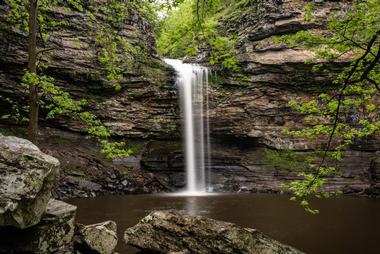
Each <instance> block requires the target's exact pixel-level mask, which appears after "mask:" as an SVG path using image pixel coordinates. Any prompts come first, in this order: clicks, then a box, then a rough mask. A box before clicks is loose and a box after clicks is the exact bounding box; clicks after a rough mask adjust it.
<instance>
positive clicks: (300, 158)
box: [264, 149, 323, 171]
mask: <svg viewBox="0 0 380 254" xmlns="http://www.w3.org/2000/svg"><path fill="white" fill-rule="evenodd" d="M322 156H323V154H322V153H320V152H295V151H291V150H272V149H266V150H265V156H264V162H265V164H266V165H267V167H268V169H280V170H296V171H305V170H310V169H311V165H312V164H315V163H316V162H317V161H318V160H319V159H320V158H321V157H322Z"/></svg>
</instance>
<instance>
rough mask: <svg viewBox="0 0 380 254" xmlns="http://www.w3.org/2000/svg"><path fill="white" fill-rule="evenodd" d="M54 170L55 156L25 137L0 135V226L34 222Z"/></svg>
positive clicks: (46, 198) (46, 197)
mask: <svg viewBox="0 0 380 254" xmlns="http://www.w3.org/2000/svg"><path fill="white" fill-rule="evenodd" d="M58 172H59V161H58V160H57V159H55V158H53V157H51V156H49V155H47V154H44V153H42V152H41V151H40V150H39V149H38V148H37V147H36V146H35V145H33V144H32V143H31V142H29V141H27V140H25V139H20V138H16V137H10V136H2V135H1V134H0V200H1V202H0V226H14V227H18V228H22V229H23V228H27V227H30V226H33V225H35V224H37V223H38V222H39V221H40V218H41V215H42V214H43V213H44V212H45V209H46V205H47V203H48V201H49V199H50V196H51V189H52V188H53V184H54V180H55V177H56V176H57V175H58Z"/></svg>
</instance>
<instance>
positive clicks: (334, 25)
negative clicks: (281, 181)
mask: <svg viewBox="0 0 380 254" xmlns="http://www.w3.org/2000/svg"><path fill="white" fill-rule="evenodd" d="M313 10H314V8H313V6H312V5H311V4H307V5H305V13H306V15H305V17H304V18H305V19H307V20H312V19H313V18H314V17H313V14H314V12H313ZM325 25H326V27H327V31H326V32H325V33H324V34H322V33H318V32H317V33H316V32H313V31H301V32H298V33H296V34H294V35H286V36H282V37H279V38H277V40H276V41H277V42H280V43H281V42H283V43H287V44H289V45H291V46H292V45H293V46H295V45H300V46H302V47H304V48H306V49H308V50H311V51H313V52H314V57H313V59H310V60H311V61H312V62H317V61H319V62H321V63H320V64H316V65H314V67H313V70H314V71H320V70H323V71H324V72H326V73H327V74H328V75H330V76H331V77H333V79H334V81H333V84H332V86H330V88H329V90H328V91H327V92H325V93H321V94H319V95H318V96H317V97H315V98H312V99H308V100H302V99H299V100H296V101H291V102H290V106H291V107H293V108H294V109H296V110H297V111H299V112H300V113H302V114H306V115H307V117H306V118H305V121H306V122H307V123H308V124H309V126H311V127H308V128H305V129H301V130H293V131H289V134H290V135H293V136H296V137H304V136H306V137H308V138H321V137H323V136H327V137H328V142H327V144H326V147H325V153H324V155H323V156H322V159H321V161H320V162H318V163H314V165H313V169H314V172H312V173H301V174H300V176H302V178H303V179H302V180H297V181H293V182H291V183H290V184H288V185H285V187H286V188H289V189H290V190H291V191H292V192H293V193H294V195H295V197H297V198H299V199H301V204H302V205H304V206H305V207H306V208H307V209H308V210H309V211H311V212H316V210H311V209H310V208H309V206H308V202H307V201H306V200H305V198H306V197H307V196H309V195H317V196H318V197H319V196H320V195H324V196H328V195H329V194H328V193H327V192H324V191H321V187H322V186H323V185H324V184H325V183H326V180H325V179H324V178H325V177H326V176H329V175H331V174H334V173H336V169H335V168H334V167H331V166H329V165H328V163H327V160H328V157H332V158H333V159H335V160H342V158H343V151H344V150H345V149H346V148H348V147H349V146H351V145H354V144H359V143H361V142H365V141H366V140H368V139H371V138H376V135H378V133H379V130H380V119H379V109H378V106H379V98H378V95H379V92H380V84H379V80H380V29H379V28H380V5H379V1H378V0H367V1H354V3H353V5H352V6H351V7H349V8H348V10H347V11H345V12H338V13H336V14H334V15H332V17H331V19H330V20H327V21H326V24H325ZM342 58H346V59H350V61H349V64H348V65H347V67H345V68H343V69H342V71H341V72H340V73H338V74H335V73H333V72H332V71H331V70H329V69H328V68H326V67H325V64H324V63H331V62H334V61H339V60H340V59H342ZM330 151H332V152H330Z"/></svg>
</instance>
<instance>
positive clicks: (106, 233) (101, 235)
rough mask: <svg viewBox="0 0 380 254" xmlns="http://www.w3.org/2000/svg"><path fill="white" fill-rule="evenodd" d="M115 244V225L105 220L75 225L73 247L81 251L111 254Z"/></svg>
mask: <svg viewBox="0 0 380 254" xmlns="http://www.w3.org/2000/svg"><path fill="white" fill-rule="evenodd" d="M116 245H117V225H116V223H115V222H114V221H106V222H102V223H98V224H93V225H86V226H85V225H81V224H78V225H77V229H76V233H75V238H74V247H75V250H77V251H79V252H81V253H96V254H112V253H114V250H115V248H116Z"/></svg>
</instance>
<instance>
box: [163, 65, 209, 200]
mask: <svg viewBox="0 0 380 254" xmlns="http://www.w3.org/2000/svg"><path fill="white" fill-rule="evenodd" d="M165 62H166V63H167V64H169V65H171V66H172V67H173V68H174V69H175V70H176V72H177V75H178V76H177V82H176V84H177V87H178V89H179V92H180V101H181V108H182V112H183V133H184V134H183V139H184V150H185V163H186V192H187V193H190V194H191V193H201V192H206V190H207V184H206V178H207V179H208V181H210V180H209V179H210V177H209V174H208V176H207V177H206V165H210V160H211V157H210V133H209V127H210V125H209V121H208V75H209V71H208V69H207V68H206V67H202V66H200V65H197V64H186V63H183V62H182V61H180V60H174V59H165Z"/></svg>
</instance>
